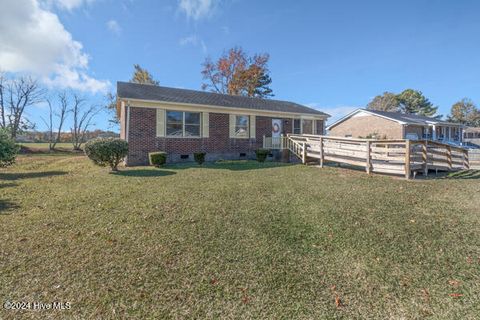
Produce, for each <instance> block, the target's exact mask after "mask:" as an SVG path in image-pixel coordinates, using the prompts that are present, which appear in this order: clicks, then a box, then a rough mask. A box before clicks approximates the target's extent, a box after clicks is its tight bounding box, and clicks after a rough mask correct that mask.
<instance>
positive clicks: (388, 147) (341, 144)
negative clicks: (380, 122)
mask: <svg viewBox="0 0 480 320" xmlns="http://www.w3.org/2000/svg"><path fill="white" fill-rule="evenodd" d="M287 140H288V141H287V143H286V147H287V148H288V149H290V151H292V152H293V153H294V154H296V155H297V156H298V157H299V158H300V159H301V160H302V162H303V163H305V162H307V160H308V159H318V160H319V163H320V166H323V164H324V162H325V161H331V162H336V163H345V164H349V165H353V166H360V167H364V168H365V171H366V172H367V173H371V172H379V173H388V174H396V175H405V177H406V178H407V179H408V178H410V177H411V175H412V174H413V175H414V176H415V174H416V173H417V172H422V173H423V174H424V175H427V174H428V170H430V169H432V170H436V171H452V170H461V169H468V168H469V160H468V151H467V150H466V149H463V148H460V147H455V146H451V145H448V144H444V143H440V142H433V141H427V140H415V141H414V140H403V139H402V140H374V139H351V138H337V137H330V136H318V135H287Z"/></svg>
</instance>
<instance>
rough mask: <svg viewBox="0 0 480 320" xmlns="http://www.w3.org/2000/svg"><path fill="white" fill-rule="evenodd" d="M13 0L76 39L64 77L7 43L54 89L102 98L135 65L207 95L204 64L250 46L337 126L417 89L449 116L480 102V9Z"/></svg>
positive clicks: (64, 61)
mask: <svg viewBox="0 0 480 320" xmlns="http://www.w3.org/2000/svg"><path fill="white" fill-rule="evenodd" d="M6 1H7V2H8V1H10V0H6ZM11 1H12V3H15V5H16V6H19V3H22V5H24V6H25V10H31V8H30V7H29V6H32V5H33V6H35V5H37V6H38V8H37V9H35V10H34V13H33V14H41V13H42V12H47V13H49V14H52V15H55V16H57V17H58V21H59V24H60V25H61V26H63V28H64V33H66V34H70V36H71V39H70V40H68V39H67V40H65V41H63V42H62V43H60V44H57V43H55V41H56V40H55V39H51V47H54V48H56V47H57V46H58V47H60V46H61V45H65V46H67V47H69V49H66V50H64V51H62V50H60V49H59V50H58V51H59V52H60V54H59V57H55V53H49V54H50V56H48V58H45V61H47V62H48V61H54V62H52V63H56V64H55V66H56V67H52V68H51V69H47V70H46V71H45V70H40V71H39V70H37V69H38V68H37V67H36V66H34V65H33V66H28V67H25V68H24V69H22V68H21V67H19V66H18V64H17V65H15V64H14V63H10V65H9V63H6V62H5V61H6V60H5V59H4V61H2V59H3V58H2V50H5V48H3V49H2V45H1V44H0V69H3V70H6V71H12V72H16V71H21V72H35V73H41V74H42V75H45V74H47V75H46V76H45V78H46V79H47V80H45V81H46V83H47V84H48V85H49V86H51V87H52V88H62V87H73V88H75V89H77V90H80V91H82V92H83V94H85V95H87V96H88V97H91V98H92V99H97V100H99V99H100V97H101V95H102V93H101V92H104V91H105V90H108V89H113V88H114V85H115V82H116V81H117V80H122V81H126V80H128V79H129V78H130V77H131V73H132V69H133V68H132V65H133V64H134V63H138V64H140V65H141V66H143V67H145V68H147V69H148V70H149V71H150V72H151V73H152V74H153V75H154V77H155V78H156V79H157V80H159V81H160V84H161V85H165V86H173V87H181V88H189V89H200V86H201V83H202V77H201V74H200V71H201V63H202V62H203V61H204V59H205V58H206V57H208V56H210V57H212V58H216V57H218V56H219V55H220V54H221V53H222V52H223V51H224V50H225V49H228V48H230V47H232V46H242V47H243V48H244V49H245V50H246V51H247V52H249V53H252V54H253V53H261V52H267V53H269V54H270V57H271V58H270V64H269V66H270V70H271V77H272V79H273V83H272V88H273V91H274V93H275V98H276V99H281V100H291V101H295V102H298V103H302V104H306V105H310V106H313V107H315V108H318V109H320V110H322V111H325V112H327V113H330V114H332V115H333V116H334V118H338V117H339V116H340V115H342V114H345V113H347V112H349V111H351V110H352V109H354V108H357V107H363V106H365V105H366V104H367V103H368V101H369V100H371V99H372V98H373V97H374V96H375V95H377V94H380V93H382V92H384V91H392V92H401V91H402V90H404V89H406V88H414V89H418V90H421V91H422V92H423V93H424V94H425V95H426V96H427V97H428V98H429V99H430V100H431V101H432V102H433V103H434V104H436V105H438V106H439V107H440V109H439V111H440V113H441V114H444V115H445V114H447V113H448V112H449V109H450V106H451V105H452V104H453V103H454V102H456V101H458V100H459V99H461V98H463V97H469V98H471V99H473V100H474V101H475V102H477V103H480V90H479V89H480V80H479V77H478V76H479V71H480V59H479V57H480V55H479V51H480V50H479V49H480V42H479V39H480V20H479V19H478V14H479V13H480V2H478V1H467V0H461V1H433V0H431V1H426V0H423V1H422V0H417V1H367V0H366V1H353V0H352V1H241V0H224V1H222V0H180V1H177V0H171V1H140V0H124V1H113V0H47V1H39V0H15V1H13V0H11ZM12 10H13V9H12ZM6 11H8V5H7V9H6ZM4 12H5V10H4ZM39 12H40V13H39ZM4 14H7V13H4ZM0 15H1V13H0ZM0 18H1V17H0ZM1 28H5V26H4V25H2V24H0V31H2V32H3V31H4V30H2V29H1ZM17 29H18V28H17ZM10 31H11V32H12V33H14V32H22V30H21V29H20V30H17V31H12V30H10ZM0 34H1V32H0ZM51 34H55V33H54V32H52V33H51ZM1 37H2V36H0V38H1ZM24 38H25V39H28V37H27V36H25V37H24ZM52 38H53V37H52ZM10 39H18V36H16V35H15V34H13V36H12V37H11V38H10ZM20 39H21V40H22V41H23V38H21V37H20ZM0 40H2V39H0ZM3 40H4V42H5V41H6V40H5V39H3ZM69 41H70V42H69ZM71 43H78V44H80V45H81V47H80V48H77V47H75V46H73V49H72V45H71ZM47 44H49V42H48V41H47ZM16 45H17V44H16ZM46 47H49V45H47V46H46ZM27 49H28V47H27V45H25V46H23V47H21V46H20V47H19V49H18V50H19V51H18V52H20V53H22V54H23V52H24V51H26V50H27ZM36 50H38V49H36ZM40 50H43V49H40ZM68 50H70V51H72V52H73V53H72V52H70V51H68ZM40 54H41V53H40ZM82 57H86V59H87V60H88V61H87V62H85V61H84V59H82ZM27 58H28V56H27ZM45 61H41V62H42V64H43V65H45V64H46V63H47V62H45ZM59 64H60V65H62V66H64V67H65V68H66V69H67V70H68V71H71V72H64V71H61V70H64V69H65V68H63V69H62V68H59V67H58V65H59ZM12 65H13V67H12ZM30 69H31V70H30ZM59 70H60V71H59ZM42 72H43V73H42ZM55 73H58V74H60V75H59V76H58V75H57V76H56V75H55ZM76 74H79V75H80V76H79V78H78V79H76V78H75V75H76ZM52 79H53V80H52ZM45 112H46V110H45V109H44V108H42V107H38V108H35V109H32V110H31V111H30V112H29V116H30V117H31V118H32V119H34V120H38V117H39V115H40V114H42V113H45ZM106 118H107V116H106V115H105V114H101V115H99V117H98V118H97V120H96V124H97V126H98V127H100V128H107V127H108V126H107V119H106ZM37 122H38V123H39V124H41V123H40V122H41V121H39V120H38V121H37ZM39 127H40V128H42V126H41V125H40V126H39Z"/></svg>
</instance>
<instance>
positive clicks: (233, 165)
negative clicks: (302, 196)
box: [165, 160, 293, 171]
mask: <svg viewBox="0 0 480 320" xmlns="http://www.w3.org/2000/svg"><path fill="white" fill-rule="evenodd" d="M291 165H293V163H282V162H273V161H272V162H270V161H267V162H263V163H261V162H258V161H252V160H231V161H230V160H221V161H216V162H205V163H204V164H201V165H199V164H196V163H192V162H189V163H181V164H170V165H167V166H166V167H165V168H167V169H172V170H182V169H191V168H204V169H217V170H219V169H220V170H231V171H245V170H258V169H268V168H276V167H288V166H291Z"/></svg>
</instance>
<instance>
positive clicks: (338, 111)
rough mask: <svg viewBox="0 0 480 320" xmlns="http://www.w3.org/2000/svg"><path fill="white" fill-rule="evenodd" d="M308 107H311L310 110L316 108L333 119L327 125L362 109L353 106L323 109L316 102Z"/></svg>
mask: <svg viewBox="0 0 480 320" xmlns="http://www.w3.org/2000/svg"><path fill="white" fill-rule="evenodd" d="M306 105H307V106H309V107H310V108H314V109H317V110H320V111H322V112H325V113H328V114H329V115H330V116H331V117H330V118H328V120H327V125H329V124H331V123H334V122H335V121H337V120H338V119H340V118H342V117H343V116H345V115H347V114H349V113H350V112H352V111H353V110H356V109H358V108H360V107H353V106H336V107H322V106H320V105H319V104H318V103H315V102H312V103H307V104H306Z"/></svg>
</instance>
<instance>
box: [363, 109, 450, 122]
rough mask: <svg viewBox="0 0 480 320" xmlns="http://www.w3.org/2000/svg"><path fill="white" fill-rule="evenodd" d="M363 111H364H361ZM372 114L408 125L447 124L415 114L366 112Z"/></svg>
mask: <svg viewBox="0 0 480 320" xmlns="http://www.w3.org/2000/svg"><path fill="white" fill-rule="evenodd" d="M363 110H364V109H363ZM366 111H368V112H370V113H373V114H378V115H379V116H383V117H386V118H390V119H392V120H397V121H401V122H405V123H408V124H429V123H431V124H432V123H433V124H449V122H447V121H443V120H439V119H436V118H433V117H426V116H420V115H416V114H405V113H400V112H388V111H378V110H366Z"/></svg>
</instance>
